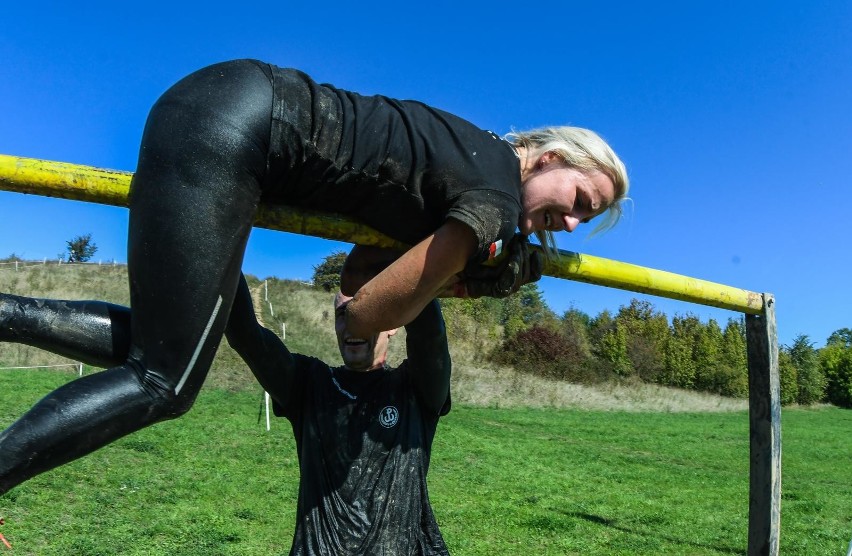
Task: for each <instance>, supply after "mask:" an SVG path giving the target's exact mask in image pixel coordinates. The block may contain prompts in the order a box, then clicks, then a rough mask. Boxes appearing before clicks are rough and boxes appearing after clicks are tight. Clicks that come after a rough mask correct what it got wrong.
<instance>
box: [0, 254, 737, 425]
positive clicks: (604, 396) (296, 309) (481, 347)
mask: <svg viewBox="0 0 852 556" xmlns="http://www.w3.org/2000/svg"><path fill="white" fill-rule="evenodd" d="M248 281H249V286H250V288H251V289H252V291H253V293H254V299H255V305H256V307H255V308H256V310H258V312H259V316H260V318H261V319H262V322H263V323H264V324H265V325H266V326H267V327H268V328H270V329H271V330H273V331H275V332H276V333H277V334H279V335H285V336H286V338H285V339H286V343H287V346H288V347H289V348H290V349H291V350H292V351H294V352H298V353H304V354H307V355H313V356H315V357H319V358H320V359H323V360H325V361H328V362H329V363H332V364H338V363H339V362H340V356H339V354H338V352H337V344H336V340H335V336H334V328H333V326H334V322H333V318H334V315H333V308H332V301H333V294H331V293H327V292H324V291H321V290H317V289H315V288H312V287H310V286H308V285H305V284H303V283H300V282H295V281H288V280H279V279H275V278H271V279H268V280H260V279H258V278H256V277H254V276H249V277H248ZM0 291H2V292H9V293H14V294H17V295H26V296H30V297H46V298H56V299H102V300H106V301H110V302H113V303H118V304H122V305H127V304H128V299H129V297H128V289H127V269H126V267H125V266H112V265H103V266H100V265H91V264H87V265H68V264H65V265H57V264H47V265H43V264H26V265H24V264H21V265H19V266H18V267H17V270H16V267H15V265H10V264H3V265H0ZM452 318H453V319H454V320H453V321H452V322H451V323H450V325H451V326H449V329H450V332H451V335H450V350H451V353H452V355H453V363H454V368H453V399H454V401H455V402H456V403H462V404H470V405H476V406H485V407H516V406H526V407H559V408H566V407H579V408H587V409H606V410H626V411H668V412H672V411H736V410H743V409H745V408H746V402H745V401H744V400H736V399H731V398H724V397H720V396H715V395H711V394H703V393H697V392H691V391H681V390H676V389H671V388H662V387H658V386H653V385H648V384H643V383H639V382H636V383H612V384H606V385H602V386H594V387H592V386H582V385H577V384H569V383H566V382H554V381H550V380H546V379H541V378H537V377H533V376H529V375H527V374H520V373H517V372H516V371H514V370H513V369H511V368H508V367H502V366H499V365H495V364H493V363H490V362H489V361H487V360H486V359H485V358H484V357H483V354H484V353H487V352H488V351H489V349H490V348H491V347H492V344H490V343H489V342H493V341H494V340H493V339H492V338H493V337H494V335H485V336H482V335H478V336H477V335H475V334H474V335H473V336H471V335H469V334H468V331H470V330H476V329H477V326H476V323H475V322H473V321H471V320H470V319H469V317H465V316H464V315H453V317H452ZM465 319H467V320H465ZM282 325H283V326H282ZM454 334H455V335H454ZM404 338H405V333H404V331H400V333H399V334H397V336H395V337H394V338H393V340H392V342H391V353H390V357H389V359H390V362H391V364H394V363H398V362H399V361H401V360H402V358H403V357H404V355H405V354H404V351H405V350H404V348H405V341H404ZM61 363H70V361H68V360H67V359H64V358H62V357H58V356H55V355H52V354H49V353H46V352H44V351H41V350H38V349H35V348H30V347H27V346H20V345H14V344H0V367H9V366H36V365H55V364H61ZM68 370H69V372H70V371H72V368H71V367H69V368H68ZM95 370H96V369H85V372H93V371H95ZM205 387H206V388H210V387H213V388H221V389H226V390H230V391H249V392H251V391H255V392H258V393H259V392H260V387H259V386H258V385H257V384H256V382H255V381H254V378H253V377H252V375H251V373H250V372H249V370H248V368H247V367H246V366H245V364H244V363H243V362H242V360H241V359H240V358H239V357H238V356H237V355H236V354H235V353H234V351H233V350H232V349H230V347H229V346H228V345H227V342H223V344H222V345H221V346H220V348H219V351H218V353H217V356H216V360H215V362H214V364H213V368H212V369H211V372H210V377H209V379H208V381H207V383H206V385H205Z"/></svg>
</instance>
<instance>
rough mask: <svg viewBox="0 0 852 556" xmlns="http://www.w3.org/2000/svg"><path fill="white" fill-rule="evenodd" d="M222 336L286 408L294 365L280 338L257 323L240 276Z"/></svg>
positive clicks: (259, 380) (268, 390)
mask: <svg viewBox="0 0 852 556" xmlns="http://www.w3.org/2000/svg"><path fill="white" fill-rule="evenodd" d="M225 336H226V337H227V338H228V343H229V344H230V345H231V347H232V348H234V350H235V351H236V352H237V353H239V354H240V357H242V358H243V361H245V362H246V364H247V365H248V366H249V368H250V369H251V372H252V373H254V376H255V378H257V381H258V382H259V383H260V385H261V386H262V387H263V389H264V390H266V391H267V392H269V395H270V396H272V398H273V399H274V400H275V401H276V402H278V404H279V405H281V406H283V407H286V406H287V404H288V400H289V399H290V393H291V392H292V390H293V384H294V381H295V376H296V363H295V360H294V359H293V355H292V354H291V353H290V351H289V350H288V349H287V347H286V346H285V345H284V342H282V341H281V338H279V337H278V336H277V335H276V334H275V333H274V332H272V331H271V330H268V329H266V328H264V327H263V326H261V325H260V323H259V322H257V317H255V314H254V305H253V303H252V300H251V292H249V288H248V284H247V283H246V279H245V276H243V275H242V274H241V275H240V283H239V285H238V286H237V293H236V296H235V297H234V305H233V307H232V308H231V315H230V317H229V319H228V326H227V328H226V329H225Z"/></svg>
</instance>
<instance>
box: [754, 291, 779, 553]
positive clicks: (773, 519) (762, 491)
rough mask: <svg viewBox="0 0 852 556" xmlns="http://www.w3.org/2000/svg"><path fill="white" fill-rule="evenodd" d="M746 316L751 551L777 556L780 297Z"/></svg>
mask: <svg viewBox="0 0 852 556" xmlns="http://www.w3.org/2000/svg"><path fill="white" fill-rule="evenodd" d="M763 300H764V302H763V314H761V315H750V314H746V340H747V344H748V392H749V394H748V397H749V425H750V431H751V434H750V460H751V474H750V480H749V506H748V554H749V555H750V556H757V555H761V556H777V555H778V548H779V547H778V544H779V542H778V541H779V537H780V534H781V381H780V379H779V376H778V333H777V327H776V324H775V298H774V297H773V296H772V294H768V293H765V294H763Z"/></svg>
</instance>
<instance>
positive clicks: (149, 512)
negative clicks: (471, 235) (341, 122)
mask: <svg viewBox="0 0 852 556" xmlns="http://www.w3.org/2000/svg"><path fill="white" fill-rule="evenodd" d="M72 377H73V374H72V373H70V372H60V371H45V370H39V371H0V427H5V426H6V425H8V424H9V423H10V422H11V421H12V420H14V419H15V418H16V417H17V416H19V415H20V414H21V413H23V412H24V411H25V410H26V409H27V408H28V407H30V406H31V405H32V403H33V402H34V401H35V400H37V399H38V398H40V397H41V396H43V395H44V394H45V393H47V392H48V391H50V390H51V389H53V388H55V387H56V386H58V385H60V384H62V383H64V382H66V381H68V380H70V379H71V378H72ZM260 407H261V391H260V389H259V388H258V389H257V392H256V393H251V392H236V393H235V392H227V391H225V390H221V389H212V388H211V389H205V390H203V391H202V393H201V395H200V397H199V400H198V402H197V403H196V405H195V407H194V408H193V410H192V411H191V412H190V413H189V414H188V415H186V416H185V417H183V418H181V419H179V420H177V421H171V422H168V423H162V424H160V425H156V426H154V427H151V428H149V429H146V430H143V431H140V432H139V433H136V434H134V435H131V436H129V437H127V438H125V439H123V440H120V441H118V442H116V443H114V444H112V445H110V446H108V447H107V448H105V449H103V450H101V451H99V452H97V453H96V454H93V455H90V456H88V457H86V458H83V459H82V460H80V461H77V462H74V463H71V464H69V465H66V466H64V467H61V468H59V469H56V470H54V471H51V472H49V473H46V474H44V475H41V476H39V477H36V478H35V479H32V480H30V481H29V482H27V483H25V484H23V485H21V486H19V487H17V488H15V489H13V490H12V491H10V492H9V493H8V494H7V495H6V496H4V497H3V498H2V499H0V516H3V517H5V518H6V525H4V526H3V527H2V528H1V529H0V532H2V533H3V534H4V535H5V536H6V538H7V539H8V540H9V541H10V542H11V543H12V546H13V548H14V550H13V551H11V552H9V551H7V549H6V548H5V547H4V546H2V545H0V553H4V552H9V553H10V554H17V555H24V554H33V555H39V556H42V555H63V556H65V555H68V554H80V555H86V556H94V555H110V556H112V555H115V554H135V555H143V554H144V555H168V556H177V555H199V556H202V555H203V556H209V555H215V554H222V555H263V554H282V553H285V554H286V552H287V551H288V550H289V545H290V540H291V535H292V532H293V520H294V515H295V500H296V494H297V489H298V466H297V461H296V455H295V450H294V442H293V438H292V434H291V431H290V427H289V423H288V422H287V421H285V420H281V419H276V420H274V421H273V423H272V430H271V431H270V432H267V431H266V430H265V425H264V423H263V422H259V421H258V418H259V411H260ZM850 430H852V412H850V411H843V410H839V409H835V408H822V409H814V410H803V409H785V410H784V413H783V502H782V510H781V521H782V532H781V554H784V555H794V554H800V555H808V556H811V555H823V554H824V555H831V554H840V555H844V554H845V553H846V552H845V551H846V548H847V546H848V543H849V538H850V536H852V504H850V500H852V468H851V467H850V462H852V435H850ZM430 492H431V498H432V503H433V506H434V509H435V513H436V515H437V518H438V521H439V523H440V525H441V528H442V531H443V533H444V536H445V538H446V540H447V543H448V545H449V547H450V550H451V551H452V553H453V554H455V555H473V554H481V555H495V554H512V555H514V554H522V553H523V554H583V555H589V554H607V555H611V554H625V555H626V554H631V555H635V554H722V555H727V554H744V553H745V548H746V544H747V540H746V539H747V517H748V516H747V514H748V418H747V414H746V413H744V412H726V413H639V412H631V413H627V412H624V413H621V412H593V411H581V410H557V409H489V408H478V407H469V406H467V407H465V406H459V407H455V408H454V409H453V412H452V413H450V415H449V416H447V417H446V418H445V419H444V420H443V421H442V423H441V425H440V426H439V429H438V435H437V437H436V440H435V445H434V450H433V459H432V468H431V471H430Z"/></svg>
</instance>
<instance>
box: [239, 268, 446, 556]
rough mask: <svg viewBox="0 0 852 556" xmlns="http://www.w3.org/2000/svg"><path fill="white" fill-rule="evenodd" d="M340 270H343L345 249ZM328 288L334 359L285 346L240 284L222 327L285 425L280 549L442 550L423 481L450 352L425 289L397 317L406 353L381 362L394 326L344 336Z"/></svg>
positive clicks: (342, 299)
mask: <svg viewBox="0 0 852 556" xmlns="http://www.w3.org/2000/svg"><path fill="white" fill-rule="evenodd" d="M348 265H349V268H350V273H349V276H345V277H344V280H343V282H344V287H348V286H349V285H350V284H351V281H352V280H353V276H352V274H353V273H352V272H351V268H352V265H351V257H350V260H349V261H348ZM351 299H352V298H351V297H349V296H347V295H344V294H343V293H338V294H337V295H336V296H335V298H334V307H335V329H336V332H337V341H338V347H339V348H340V354H341V356H342V358H343V366H342V367H330V366H329V365H327V364H326V363H324V362H322V361H320V360H319V359H316V358H313V357H307V356H304V355H299V354H291V353H290V352H289V351H288V350H287V348H286V347H285V346H284V344H283V343H282V342H281V341H280V340H279V339H278V337H277V336H275V335H274V334H273V333H272V332H270V331H268V330H267V329H265V328H263V327H261V326H260V325H259V324H258V323H257V321H256V319H255V316H254V311H253V309H252V306H251V298H250V294H249V291H248V287H247V286H246V284H245V282H243V283H241V284H240V287H239V290H238V294H237V299H236V300H235V303H234V309H233V310H232V312H231V318H230V322H229V325H228V330H227V337H228V340H229V342H230V343H231V345H232V346H234V347H235V349H237V351H238V352H240V354H241V355H242V356H243V357H244V358H245V359H246V362H247V363H248V364H249V365H250V366H251V367H252V370H253V372H254V373H255V375H256V376H257V378H258V380H259V381H260V382H261V384H262V385H263V386H264V388H265V389H266V390H267V392H269V393H270V395H271V396H272V398H273V400H274V406H273V407H274V411H275V414H276V415H278V416H283V417H286V418H287V419H288V420H289V421H290V423H291V424H292V426H293V434H294V436H295V438H296V448H297V451H298V456H299V468H300V473H301V480H300V484H299V500H298V512H297V517H296V530H295V535H294V539H293V547H292V550H291V552H290V553H291V554H300V555H302V554H305V555H307V554H317V555H319V554H365V555H367V554H369V555H373V554H387V555H408V554H412V555H414V554H418V555H419V554H422V555H436V554H448V552H447V548H446V545H445V544H444V540H443V538H442V537H441V533H440V532H439V530H438V525H437V523H436V521H435V517H434V515H433V514H432V508H431V506H430V504H429V495H428V491H427V488H426V474H427V473H428V470H429V456H430V453H431V447H432V440H433V438H434V436H435V429H436V427H437V425H438V419H439V417H441V416H443V415H446V414H447V412H449V409H450V392H449V388H450V368H451V363H450V355H449V350H448V346H447V337H446V331H445V328H444V321H443V317H442V315H441V309H440V305H439V304H438V302H437V301H436V300H433V301H432V302H431V303H430V304H428V305H427V306H426V308H425V309H423V311H422V312H421V313H420V315H419V316H418V317H417V318H416V319H414V321H412V322H411V323H409V324H408V325H406V326H405V330H406V347H407V355H408V357H407V359H406V360H405V361H403V362H402V364H401V365H400V366H399V367H397V368H391V367H389V366H388V365H387V363H386V358H387V351H388V343H389V341H390V338H391V337H392V336H394V334H395V333H396V330H389V331H385V332H380V333H379V334H376V335H374V336H371V337H369V338H355V337H353V336H352V335H351V334H350V333H349V331H348V330H347V326H346V319H345V313H346V304H347V303H349V301H350V300H351Z"/></svg>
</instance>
